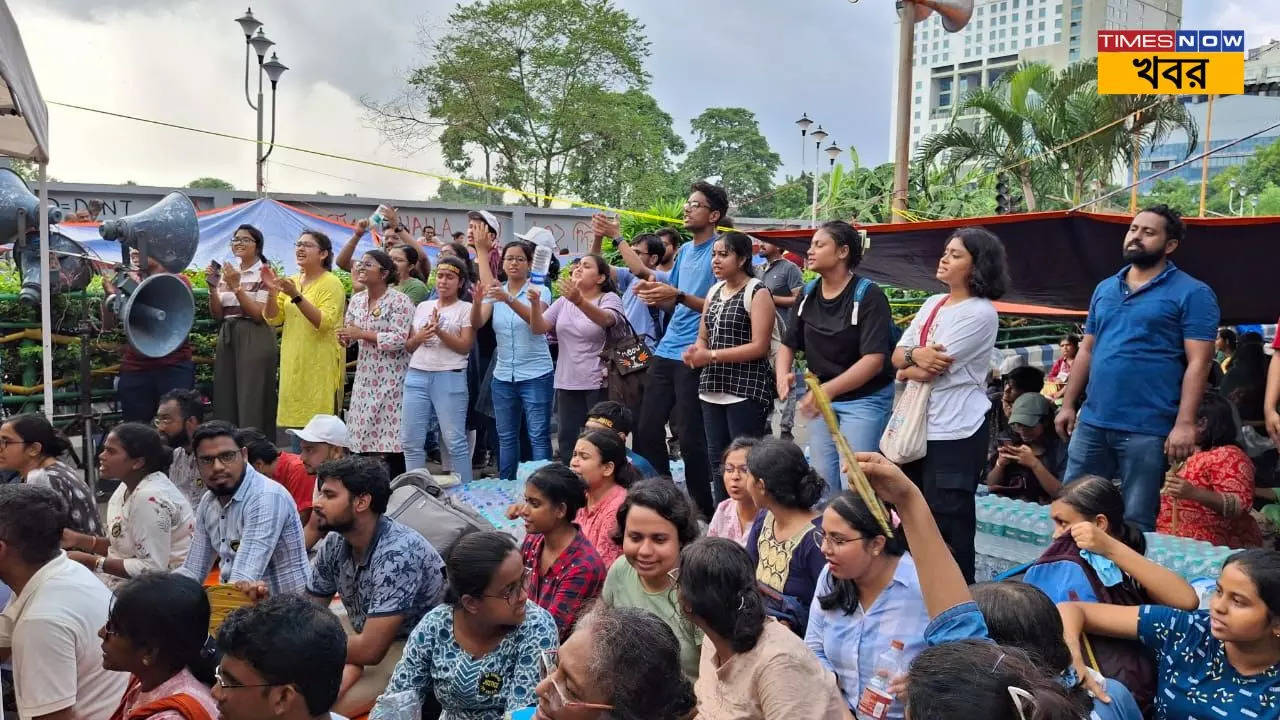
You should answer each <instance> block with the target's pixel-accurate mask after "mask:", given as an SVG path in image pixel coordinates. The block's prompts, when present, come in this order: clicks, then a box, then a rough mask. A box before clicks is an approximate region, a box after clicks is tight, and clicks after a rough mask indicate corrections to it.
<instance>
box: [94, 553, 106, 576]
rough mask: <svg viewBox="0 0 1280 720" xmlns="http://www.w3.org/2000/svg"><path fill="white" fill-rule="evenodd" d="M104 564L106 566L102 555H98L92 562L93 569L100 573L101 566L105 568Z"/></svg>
mask: <svg viewBox="0 0 1280 720" xmlns="http://www.w3.org/2000/svg"><path fill="white" fill-rule="evenodd" d="M106 566H107V559H106V558H105V557H103V556H102V555H99V556H98V559H97V561H95V562H94V563H93V571H94V572H96V573H101V572H102V570H103V568H105V567H106Z"/></svg>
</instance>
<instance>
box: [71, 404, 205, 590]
mask: <svg viewBox="0 0 1280 720" xmlns="http://www.w3.org/2000/svg"><path fill="white" fill-rule="evenodd" d="M170 454H171V453H170V450H169V448H168V447H167V446H166V445H165V442H164V439H163V438H162V437H161V436H160V433H159V432H157V431H156V429H155V428H153V427H151V426H150V425H143V424H141V423H122V424H120V425H117V426H115V427H114V428H112V430H111V432H109V433H107V439H106V440H104V441H103V443H102V452H101V453H99V454H98V472H99V474H101V475H102V477H105V478H112V479H115V480H119V481H120V484H119V485H117V486H116V489H115V492H113V493H111V499H110V500H109V501H108V502H107V535H106V537H100V535H101V533H84V532H77V531H75V530H72V529H70V528H67V529H65V530H63V531H62V547H63V548H65V549H66V550H67V557H69V558H71V559H72V560H75V561H76V562H78V563H81V564H82V565H84V566H85V567H87V568H89V569H90V570H93V571H94V572H96V573H98V575H99V576H100V577H101V578H102V579H103V581H104V582H106V583H107V585H108V586H110V587H117V586H119V585H120V584H121V582H122V578H133V577H138V576H140V575H144V574H146V573H154V572H170V571H172V570H177V569H178V568H180V567H182V563H183V562H185V561H186V559H187V550H188V549H189V548H190V547H191V536H192V535H193V534H194V533H195V530H196V521H195V513H194V512H193V511H192V509H191V503H190V502H189V501H188V500H187V496H186V495H185V494H184V493H183V492H182V491H181V490H179V489H178V487H177V486H176V485H174V484H173V483H172V482H171V481H170V480H169V478H168V476H167V475H165V471H167V470H168V469H169V461H170Z"/></svg>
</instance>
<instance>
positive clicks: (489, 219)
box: [467, 210, 500, 233]
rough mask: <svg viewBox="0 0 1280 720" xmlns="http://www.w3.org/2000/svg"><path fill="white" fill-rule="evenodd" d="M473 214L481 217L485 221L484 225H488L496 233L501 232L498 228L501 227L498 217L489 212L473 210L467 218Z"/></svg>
mask: <svg viewBox="0 0 1280 720" xmlns="http://www.w3.org/2000/svg"><path fill="white" fill-rule="evenodd" d="M472 213H474V214H476V215H479V216H480V217H481V218H482V219H484V224H485V225H488V226H489V229H490V230H492V231H493V232H494V233H497V232H499V229H498V228H499V227H500V226H499V225H498V217H497V216H496V215H494V214H493V213H491V212H489V211H488V210H472V211H471V212H469V213H467V216H468V217H470V216H471V215H472Z"/></svg>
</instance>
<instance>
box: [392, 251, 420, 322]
mask: <svg viewBox="0 0 1280 720" xmlns="http://www.w3.org/2000/svg"><path fill="white" fill-rule="evenodd" d="M387 254H388V255H390V256H391V262H394V263H395V264H396V289H397V290H399V291H400V292H402V293H404V294H405V295H408V296H409V302H411V303H413V305H414V307H417V305H418V303H420V302H422V301H423V300H426V299H427V295H428V293H430V290H428V289H427V282H426V278H427V276H425V275H422V271H421V270H419V269H418V258H419V257H421V256H420V255H419V254H418V251H417V249H415V248H414V247H413V246H412V245H397V246H395V247H393V248H391V249H390V250H387Z"/></svg>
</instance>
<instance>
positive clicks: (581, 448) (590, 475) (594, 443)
mask: <svg viewBox="0 0 1280 720" xmlns="http://www.w3.org/2000/svg"><path fill="white" fill-rule="evenodd" d="M569 467H571V468H573V471H574V472H576V473H578V475H580V476H581V477H582V479H583V481H584V482H586V483H587V504H586V507H584V508H582V509H581V510H579V511H578V519H577V523H578V527H579V528H581V529H582V534H583V535H585V536H586V537H587V539H588V540H590V541H591V544H592V545H593V546H594V547H595V549H596V552H597V553H599V554H600V559H601V560H603V561H604V566H605V568H608V567H609V566H610V565H613V561H614V560H617V559H618V556H619V555H621V554H622V547H621V546H620V545H618V543H616V542H614V541H613V535H614V532H615V531H616V530H617V529H618V508H620V507H622V502H623V501H624V500H626V499H627V488H629V487H631V485H632V483H634V482H636V481H637V480H639V479H640V473H638V472H636V469H635V468H634V467H632V466H631V461H630V460H628V459H627V446H626V444H625V443H623V442H622V438H621V436H619V435H618V434H617V433H615V432H613V431H612V430H586V431H584V432H583V433H582V434H581V435H579V436H578V442H577V444H576V445H574V446H573V457H572V458H571V459H570V460H569Z"/></svg>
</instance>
